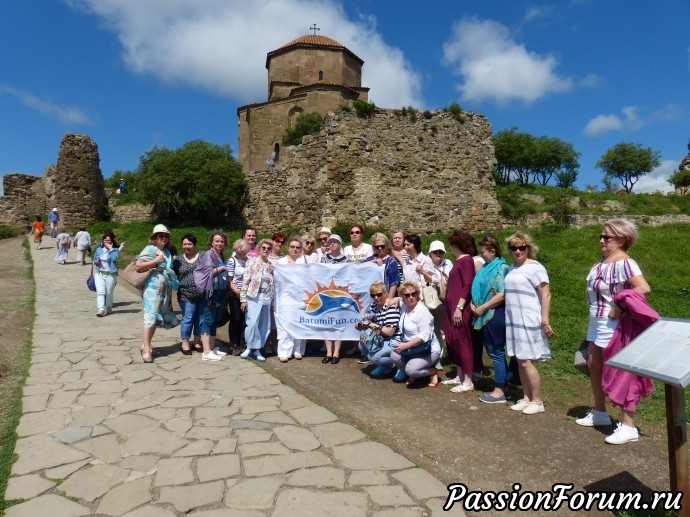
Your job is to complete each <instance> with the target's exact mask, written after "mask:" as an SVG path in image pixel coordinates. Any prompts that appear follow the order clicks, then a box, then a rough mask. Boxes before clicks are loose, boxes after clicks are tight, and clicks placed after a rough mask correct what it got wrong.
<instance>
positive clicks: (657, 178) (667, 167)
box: [633, 160, 678, 194]
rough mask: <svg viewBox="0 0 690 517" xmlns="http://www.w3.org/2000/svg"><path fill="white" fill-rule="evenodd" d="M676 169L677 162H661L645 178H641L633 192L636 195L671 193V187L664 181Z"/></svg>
mask: <svg viewBox="0 0 690 517" xmlns="http://www.w3.org/2000/svg"><path fill="white" fill-rule="evenodd" d="M676 169H678V161H673V160H663V161H662V162H661V164H660V165H659V166H658V167H657V168H656V169H654V170H653V171H652V172H650V173H649V174H647V175H646V176H642V177H641V178H640V179H639V180H638V181H637V183H635V186H634V187H633V192H636V193H638V194H644V193H653V192H656V191H660V192H663V193H666V192H671V191H672V190H673V186H672V185H669V183H668V182H667V181H666V180H668V178H669V177H670V176H671V174H673V173H674V172H675V171H676Z"/></svg>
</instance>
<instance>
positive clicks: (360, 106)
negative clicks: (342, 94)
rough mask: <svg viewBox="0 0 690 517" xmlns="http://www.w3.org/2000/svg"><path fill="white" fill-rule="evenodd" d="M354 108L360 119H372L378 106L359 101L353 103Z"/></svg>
mask: <svg viewBox="0 0 690 517" xmlns="http://www.w3.org/2000/svg"><path fill="white" fill-rule="evenodd" d="M352 106H353V107H354V108H355V111H356V112H357V116H358V117H359V118H371V117H373V116H374V113H376V104H374V103H373V102H364V101H361V100H359V99H355V100H354V101H352Z"/></svg>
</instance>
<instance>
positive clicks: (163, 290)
mask: <svg viewBox="0 0 690 517" xmlns="http://www.w3.org/2000/svg"><path fill="white" fill-rule="evenodd" d="M169 241H170V232H169V231H168V229H167V228H166V227H165V225H162V224H157V225H156V226H155V227H154V228H153V232H151V236H150V237H149V242H150V243H151V244H149V245H148V246H146V247H145V248H144V249H143V250H142V251H141V253H140V254H139V260H138V262H137V265H136V269H137V271H138V272H139V273H144V272H146V271H149V272H150V274H149V277H148V278H147V279H146V283H145V284H144V292H143V296H142V300H143V302H144V326H143V328H142V331H141V336H142V340H143V343H142V345H141V357H142V359H143V360H144V362H145V363H152V362H153V348H152V347H151V340H152V339H153V334H154V333H155V332H156V327H159V326H162V327H164V328H166V329H169V328H172V327H175V326H177V324H178V321H177V316H175V314H174V313H173V310H172V292H173V290H174V289H177V287H178V286H179V282H178V281H177V276H176V275H175V272H174V271H173V269H172V266H173V264H172V255H170V252H169V251H168V250H167V249H166V245H167V244H168V242H169Z"/></svg>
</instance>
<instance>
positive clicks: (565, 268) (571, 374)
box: [90, 223, 690, 427]
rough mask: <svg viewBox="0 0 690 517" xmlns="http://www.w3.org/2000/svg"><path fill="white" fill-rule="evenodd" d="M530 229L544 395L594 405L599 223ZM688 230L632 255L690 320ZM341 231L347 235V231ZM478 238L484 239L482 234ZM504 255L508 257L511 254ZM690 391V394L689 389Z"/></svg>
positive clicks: (143, 239)
mask: <svg viewBox="0 0 690 517" xmlns="http://www.w3.org/2000/svg"><path fill="white" fill-rule="evenodd" d="M110 226H111V225H110V224H109V223H98V224H97V225H94V226H93V227H91V228H90V231H91V234H92V236H93V237H94V240H96V239H97V238H96V236H97V235H99V234H100V232H102V231H103V230H104V229H106V228H109V227H110ZM152 226H153V225H152V224H149V223H136V224H126V225H115V224H113V225H112V227H113V228H114V232H115V235H116V236H117V238H118V241H120V240H122V238H123V237H125V238H126V239H127V249H126V253H125V255H127V256H130V257H131V256H133V255H135V254H136V253H138V252H139V251H140V250H141V249H142V248H143V247H144V245H145V244H146V243H147V242H148V240H147V239H148V235H149V233H150V231H151V229H152ZM340 226H341V225H339V227H338V228H340ZM169 229H170V230H171V231H172V233H173V238H172V242H173V243H174V244H175V245H176V246H177V247H178V249H180V250H181V246H180V238H181V237H182V235H183V234H185V233H187V232H191V233H193V234H195V235H196V236H197V238H198V239H199V243H200V248H202V249H204V248H205V243H206V242H207V239H208V236H209V235H210V230H209V229H206V228H174V227H170V228H169ZM514 231H515V229H510V230H504V231H502V232H496V233H495V234H494V235H495V236H496V237H497V238H498V239H499V241H500V242H503V240H504V238H505V237H507V236H508V235H510V234H511V233H513V232H514ZM526 231H527V232H528V233H530V234H531V235H532V236H533V238H534V239H535V242H536V243H537V245H538V246H539V248H540V251H539V255H538V257H537V258H538V260H539V261H540V262H541V263H542V264H544V266H545V267H546V269H547V271H548V273H549V277H550V281H551V292H552V315H551V324H552V326H553V328H554V329H555V331H556V334H557V336H556V338H554V339H553V340H552V342H551V347H552V354H553V360H552V361H550V362H548V363H545V364H543V365H541V366H540V369H541V371H542V375H543V382H544V396H545V399H546V400H547V401H548V403H550V404H557V405H560V406H562V407H563V408H566V409H567V408H572V407H574V406H577V405H588V404H591V400H590V399H591V396H590V395H589V379H587V378H586V377H584V376H583V375H582V374H579V373H578V372H577V371H576V370H575V369H574V368H573V367H572V358H573V353H574V352H575V350H576V349H577V347H578V346H579V344H580V342H581V341H582V339H583V338H584V336H585V332H586V329H587V320H588V310H587V303H586V300H585V277H586V276H587V273H588V272H589V269H590V268H591V266H592V264H594V263H595V262H596V261H597V260H598V259H599V258H600V251H599V244H598V236H599V234H600V233H601V227H598V226H596V227H589V228H584V229H579V230H577V229H568V228H563V227H560V226H556V225H552V226H545V227H542V228H541V229H540V230H534V231H532V230H526ZM341 232H342V230H341ZM367 233H368V234H370V233H371V232H369V231H368V232H367ZM689 235H690V228H688V226H686V225H667V226H663V227H659V228H651V227H642V228H641V229H640V239H639V241H638V243H637V245H636V246H635V247H633V248H632V249H631V250H630V254H631V256H632V257H633V258H634V259H635V260H636V261H637V262H638V264H639V265H640V267H641V268H642V271H643V273H644V275H645V277H646V278H647V280H648V282H649V284H650V286H651V288H652V293H651V295H650V296H649V302H650V304H651V305H652V306H653V307H654V308H655V309H656V310H657V311H658V312H659V313H660V314H661V315H662V316H666V317H673V318H684V319H690V242H689V240H688V236H689ZM228 236H229V239H230V242H232V241H233V240H234V239H236V238H239V237H240V235H239V232H238V231H230V232H228ZM342 236H343V237H344V238H346V235H345V234H344V233H343V235H342ZM260 237H261V236H260ZM475 237H476V238H477V239H479V238H481V237H482V235H475ZM434 239H440V240H443V241H445V242H447V240H446V239H447V234H437V235H431V236H427V237H425V238H424V239H423V246H424V250H425V251H426V250H427V249H428V246H429V243H430V242H431V241H432V240H434ZM505 256H506V258H508V259H509V258H510V257H509V254H507V253H506V254H505ZM449 258H452V257H449ZM125 263H126V261H125V260H121V265H124V264H125ZM688 394H689V395H690V390H688ZM639 413H640V415H641V416H642V417H643V418H645V419H647V420H648V421H649V422H650V423H653V425H655V426H656V427H659V426H662V425H663V422H664V418H665V416H664V415H665V408H664V394H663V386H662V385H658V389H657V392H656V393H655V394H654V395H653V396H652V397H650V399H648V400H647V401H645V402H644V403H643V404H642V406H641V407H640V410H639ZM689 417H690V414H689ZM689 420H690V418H689Z"/></svg>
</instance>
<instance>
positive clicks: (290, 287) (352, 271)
mask: <svg viewBox="0 0 690 517" xmlns="http://www.w3.org/2000/svg"><path fill="white" fill-rule="evenodd" d="M273 278H274V280H275V288H276V291H275V309H276V312H275V314H276V321H277V323H279V324H280V325H281V326H282V327H283V328H284V329H285V330H286V331H287V332H288V334H290V337H292V338H293V339H342V340H352V341H357V340H359V331H358V330H356V329H355V327H354V325H355V323H357V322H358V321H359V320H360V314H361V313H362V311H363V310H364V309H368V308H369V305H370V304H371V297H370V296H369V287H370V286H371V284H373V283H374V282H375V281H376V280H381V281H383V269H382V268H380V267H379V266H377V265H376V264H372V263H366V264H278V265H276V267H275V269H274V271H273Z"/></svg>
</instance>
